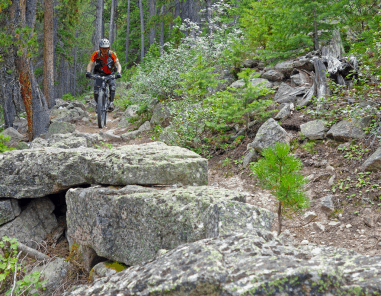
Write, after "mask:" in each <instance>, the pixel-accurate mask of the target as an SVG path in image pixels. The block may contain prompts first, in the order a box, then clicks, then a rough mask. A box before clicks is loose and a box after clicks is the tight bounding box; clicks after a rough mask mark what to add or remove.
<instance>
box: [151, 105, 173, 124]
mask: <svg viewBox="0 0 381 296" xmlns="http://www.w3.org/2000/svg"><path fill="white" fill-rule="evenodd" d="M170 116H171V110H170V109H169V107H168V106H166V105H164V104H163V103H158V104H156V105H155V107H153V110H152V117H151V124H153V125H156V124H161V123H162V122H164V120H166V119H168V118H169V117H170Z"/></svg>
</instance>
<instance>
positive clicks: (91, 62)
mask: <svg viewBox="0 0 381 296" xmlns="http://www.w3.org/2000/svg"><path fill="white" fill-rule="evenodd" d="M93 65H94V62H93V61H91V60H90V62H89V63H88V65H87V68H86V72H89V73H91V71H92V70H93Z"/></svg>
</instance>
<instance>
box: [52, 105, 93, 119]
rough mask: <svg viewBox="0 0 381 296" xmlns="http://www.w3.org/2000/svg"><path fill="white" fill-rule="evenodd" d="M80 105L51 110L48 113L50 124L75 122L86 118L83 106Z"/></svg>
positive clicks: (86, 114)
mask: <svg viewBox="0 0 381 296" xmlns="http://www.w3.org/2000/svg"><path fill="white" fill-rule="evenodd" d="M82 105H83V104H80V103H75V104H73V103H71V104H69V105H68V106H67V107H65V108H63V107H59V108H57V109H52V111H51V112H50V116H51V122H76V121H78V120H81V119H83V118H86V117H88V116H89V115H88V113H87V112H86V111H85V106H84V105H83V106H82Z"/></svg>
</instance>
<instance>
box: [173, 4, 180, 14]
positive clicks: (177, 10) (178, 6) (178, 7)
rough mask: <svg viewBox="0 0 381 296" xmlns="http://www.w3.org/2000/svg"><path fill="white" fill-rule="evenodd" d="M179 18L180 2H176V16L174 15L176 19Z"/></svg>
mask: <svg viewBox="0 0 381 296" xmlns="http://www.w3.org/2000/svg"><path fill="white" fill-rule="evenodd" d="M178 16H180V1H179V0H175V15H174V18H177V17H178Z"/></svg>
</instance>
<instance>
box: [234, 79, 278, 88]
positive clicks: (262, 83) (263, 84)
mask: <svg viewBox="0 0 381 296" xmlns="http://www.w3.org/2000/svg"><path fill="white" fill-rule="evenodd" d="M250 82H251V85H252V86H254V87H255V86H258V87H259V88H260V89H262V88H271V87H272V86H273V84H272V83H271V82H270V81H268V80H267V79H264V78H253V79H250ZM244 85H245V82H244V81H243V80H242V79H240V80H237V81H235V82H233V83H232V84H231V85H230V87H235V88H239V87H243V86H244Z"/></svg>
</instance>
